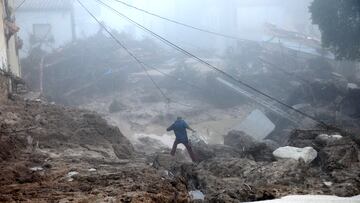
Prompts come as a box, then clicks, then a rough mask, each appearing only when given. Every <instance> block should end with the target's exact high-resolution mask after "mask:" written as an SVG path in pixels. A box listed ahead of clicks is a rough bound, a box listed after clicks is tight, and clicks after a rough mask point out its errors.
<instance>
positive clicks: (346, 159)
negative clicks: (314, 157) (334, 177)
mask: <svg viewBox="0 0 360 203" xmlns="http://www.w3.org/2000/svg"><path fill="white" fill-rule="evenodd" d="M358 153H359V148H358V146H357V145H356V143H355V142H354V141H353V140H352V139H351V138H349V137H344V138H342V139H339V140H335V141H333V142H329V143H328V144H327V145H326V146H325V147H324V148H323V149H321V150H320V151H319V157H320V162H321V166H322V168H323V169H324V170H326V171H332V170H334V169H343V168H348V167H350V166H351V165H353V164H357V163H358V162H359V157H358Z"/></svg>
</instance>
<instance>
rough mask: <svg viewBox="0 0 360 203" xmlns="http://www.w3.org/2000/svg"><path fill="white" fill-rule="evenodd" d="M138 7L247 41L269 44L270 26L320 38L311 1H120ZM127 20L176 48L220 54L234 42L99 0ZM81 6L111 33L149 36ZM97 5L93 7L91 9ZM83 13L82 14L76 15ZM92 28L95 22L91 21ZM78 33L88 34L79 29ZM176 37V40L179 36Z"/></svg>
mask: <svg viewBox="0 0 360 203" xmlns="http://www.w3.org/2000/svg"><path fill="white" fill-rule="evenodd" d="M125 2H127V3H129V4H130V5H133V6H135V7H137V8H141V9H144V10H146V11H149V12H151V13H155V14H158V15H160V16H163V17H166V18H169V19H172V20H175V21H179V22H182V23H184V24H188V25H191V26H194V27H198V28H201V29H206V30H209V31H213V32H218V33H222V34H225V35H230V36H236V37H238V38H243V39H250V40H257V41H262V40H269V39H270V38H271V37H272V36H271V34H269V33H268V32H267V31H266V27H265V24H267V23H270V24H274V25H275V26H277V27H279V28H283V29H286V30H290V31H297V32H301V33H304V34H309V35H311V36H314V37H316V38H318V39H319V38H320V36H319V32H318V30H317V28H316V26H314V25H312V24H311V19H310V14H309V12H308V6H309V5H310V2H311V0H306V1H286V0H274V1H266V0H255V1H254V0H244V1H240V0H230V1H226V3H224V2H223V1H219V0H211V1H209V0H199V1H195V2H194V1H176V0H169V1H161V0H154V1H151V2H150V1H125ZM104 3H107V4H108V5H110V6H111V7H113V8H116V9H117V10H118V11H120V12H121V13H123V14H125V15H128V16H129V17H130V18H131V19H133V20H135V21H137V22H139V23H140V24H142V25H144V26H145V27H148V28H151V30H153V31H154V32H156V33H158V34H160V35H161V36H164V37H166V38H168V39H170V40H172V41H174V42H176V43H177V44H182V45H184V46H187V47H189V48H191V47H201V48H210V49H215V50H219V49H220V50H223V49H224V48H225V47H227V46H231V45H233V44H234V41H233V40H228V39H224V38H222V37H219V36H213V35H211V34H205V33H202V32H199V31H196V30H192V29H189V28H186V27H183V26H179V25H176V24H173V23H171V22H168V21H166V20H163V19H159V18H157V17H154V16H151V15H148V14H146V13H143V12H140V11H138V10H136V9H133V8H129V7H127V6H125V5H123V4H121V3H119V2H114V1H110V0H107V1H104ZM86 4H87V5H88V6H90V7H92V10H93V11H97V13H98V15H99V16H101V19H103V21H104V22H105V23H106V24H107V25H109V26H110V27H111V28H113V29H117V30H119V31H125V32H128V33H131V34H134V35H135V36H136V37H138V38H141V37H148V36H149V34H148V33H145V32H144V31H141V30H139V29H138V28H136V27H135V26H134V25H133V24H131V23H130V22H128V21H127V20H126V19H124V18H122V17H120V16H118V15H117V14H116V13H114V12H112V11H111V10H110V9H108V8H106V7H105V6H101V7H100V8H99V4H98V3H94V2H93V3H91V2H90V3H88V2H86ZM96 4H97V5H96ZM77 10H78V12H79V14H78V15H79V16H82V18H89V16H88V15H87V14H86V13H83V9H81V8H77ZM81 11H82V12H81ZM93 24H94V26H96V22H93ZM80 32H82V33H88V31H84V30H81V31H80ZM179 36H181V37H179Z"/></svg>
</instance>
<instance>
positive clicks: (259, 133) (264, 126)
mask: <svg viewBox="0 0 360 203" xmlns="http://www.w3.org/2000/svg"><path fill="white" fill-rule="evenodd" d="M260 123H261V125H259V124H260ZM233 129H234V130H238V131H243V132H245V133H246V134H248V135H250V136H252V137H253V138H255V139H257V140H263V139H265V138H266V136H268V135H269V134H270V133H271V132H272V131H273V130H274V129H275V125H274V123H273V122H271V120H270V119H269V118H268V117H267V116H266V115H265V114H264V113H263V112H261V111H260V110H254V111H253V112H251V114H250V115H249V116H248V117H246V119H245V120H244V121H243V122H242V123H241V124H240V125H238V126H235V127H234V128H233Z"/></svg>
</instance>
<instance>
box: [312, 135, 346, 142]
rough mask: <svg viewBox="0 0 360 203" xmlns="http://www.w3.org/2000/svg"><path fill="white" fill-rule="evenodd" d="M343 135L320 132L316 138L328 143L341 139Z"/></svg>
mask: <svg viewBox="0 0 360 203" xmlns="http://www.w3.org/2000/svg"><path fill="white" fill-rule="evenodd" d="M342 138H343V137H342V136H341V135H327V134H320V135H318V136H317V137H316V138H315V140H318V141H319V142H323V143H327V142H331V141H334V140H340V139H342Z"/></svg>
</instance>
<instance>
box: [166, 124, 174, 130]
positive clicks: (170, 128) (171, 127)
mask: <svg viewBox="0 0 360 203" xmlns="http://www.w3.org/2000/svg"><path fill="white" fill-rule="evenodd" d="M172 130H174V124H172V125H171V126H170V127H168V128H167V129H166V131H172Z"/></svg>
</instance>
